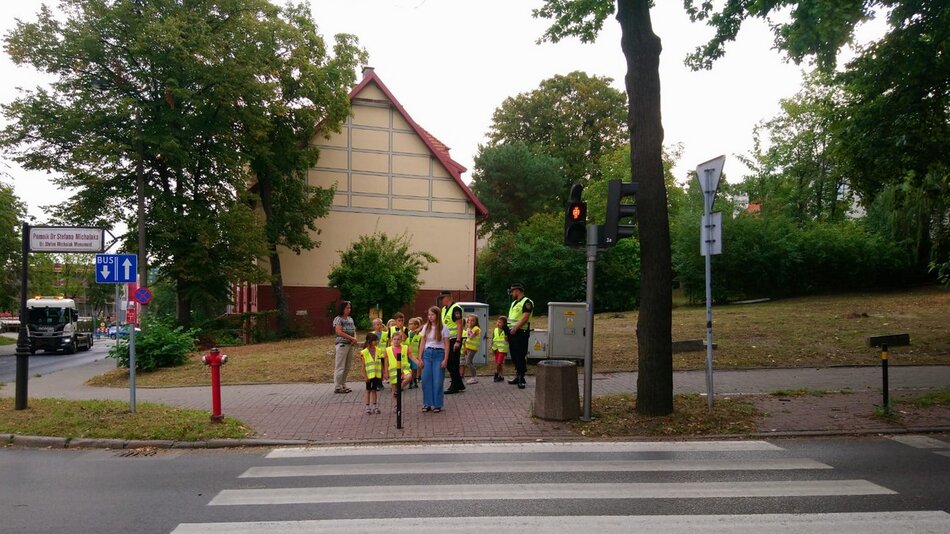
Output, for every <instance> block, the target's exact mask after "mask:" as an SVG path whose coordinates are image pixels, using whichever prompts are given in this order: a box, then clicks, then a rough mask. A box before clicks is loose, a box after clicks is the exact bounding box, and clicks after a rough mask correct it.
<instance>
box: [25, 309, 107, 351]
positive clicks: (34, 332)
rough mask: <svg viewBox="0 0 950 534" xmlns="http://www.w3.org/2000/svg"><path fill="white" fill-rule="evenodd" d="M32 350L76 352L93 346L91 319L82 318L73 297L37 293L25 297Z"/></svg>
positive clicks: (28, 333)
mask: <svg viewBox="0 0 950 534" xmlns="http://www.w3.org/2000/svg"><path fill="white" fill-rule="evenodd" d="M26 311H27V315H28V317H29V320H28V321H27V327H26V328H27V335H28V337H29V339H30V354H36V351H37V350H43V351H46V352H56V351H60V350H61V351H63V352H65V353H66V354H73V353H75V352H76V351H79V350H89V349H91V348H92V340H93V335H92V323H91V321H80V320H79V311H78V310H77V309H76V301H75V300H73V299H65V298H55V297H38V298H35V299H29V300H27V301H26Z"/></svg>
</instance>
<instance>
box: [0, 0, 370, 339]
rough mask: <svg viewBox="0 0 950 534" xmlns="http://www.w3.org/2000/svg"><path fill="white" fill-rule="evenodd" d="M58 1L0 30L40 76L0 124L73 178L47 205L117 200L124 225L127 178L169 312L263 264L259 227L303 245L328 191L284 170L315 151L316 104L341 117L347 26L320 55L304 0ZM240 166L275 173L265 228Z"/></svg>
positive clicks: (15, 147) (5, 141)
mask: <svg viewBox="0 0 950 534" xmlns="http://www.w3.org/2000/svg"><path fill="white" fill-rule="evenodd" d="M66 5H68V9H66V10H65V11H66V14H67V17H66V18H65V19H63V20H60V18H58V17H57V16H56V15H55V14H54V13H53V12H52V10H50V9H48V8H45V7H44V8H42V9H41V10H40V12H39V13H38V16H37V20H36V21H33V22H19V23H18V24H17V26H16V27H15V28H14V30H12V31H11V32H10V33H8V34H7V36H6V38H5V44H6V51H7V52H8V54H9V55H10V57H11V58H12V59H13V61H15V62H16V63H17V64H20V65H31V66H33V67H35V68H36V69H38V70H39V71H42V72H44V73H46V74H48V75H50V76H51V78H52V79H53V82H52V83H51V84H50V86H49V88H48V89H45V88H37V89H35V90H32V91H24V92H23V93H22V94H21V96H20V97H19V98H17V99H16V100H15V101H13V102H11V103H9V104H6V105H5V106H4V107H3V110H4V113H5V115H6V117H7V119H8V122H9V124H8V126H7V127H6V128H5V129H4V130H3V132H2V134H0V144H2V145H3V146H5V147H7V148H9V149H11V150H12V151H13V154H14V159H15V160H16V161H18V162H19V163H20V164H21V165H23V166H24V167H25V168H27V169H41V170H46V171H52V172H55V173H58V178H56V183H57V184H58V185H60V186H62V187H68V188H72V189H73V190H74V191H75V193H74V194H73V196H72V197H71V198H70V199H69V200H68V201H67V202H66V203H65V204H63V205H61V206H60V207H59V209H58V210H57V216H58V217H59V218H60V219H61V220H64V221H68V222H71V223H81V224H92V225H96V226H103V227H109V226H110V225H111V223H112V221H111V220H106V216H107V215H106V214H108V217H109V218H110V219H111V218H112V217H114V216H115V214H119V216H120V217H121V218H122V219H124V222H125V223H126V226H127V227H129V228H136V226H137V224H136V223H137V221H138V217H139V215H138V213H137V212H136V210H132V209H129V208H130V207H132V206H135V205H136V202H135V198H136V187H135V184H136V178H137V177H141V179H142V181H143V182H144V187H143V193H144V196H145V198H146V200H147V202H146V206H147V208H146V212H145V213H144V214H143V216H144V217H145V219H146V221H145V222H146V235H147V237H146V242H147V244H148V248H149V254H148V258H147V259H146V258H141V259H140V262H142V263H145V262H146V261H148V262H151V263H153V264H154V266H155V267H157V268H158V271H159V275H160V276H162V277H165V278H168V279H169V280H171V281H173V283H174V289H175V293H176V295H177V298H178V302H177V303H176V308H177V321H178V322H179V323H180V324H189V323H190V322H191V320H192V317H191V308H192V306H193V303H196V302H204V301H207V300H211V301H217V302H221V301H223V300H226V299H227V298H228V292H229V288H230V284H231V282H232V281H234V280H247V281H252V282H254V281H263V280H264V279H265V278H264V272H263V271H262V270H261V269H260V267H259V265H258V263H257V259H258V258H260V257H263V256H265V255H266V254H267V247H266V243H267V241H266V240H265V238H266V237H270V238H271V242H273V243H278V244H283V245H286V246H288V247H290V248H292V249H295V250H296V249H298V247H306V246H309V244H310V243H309V242H308V241H307V239H308V238H309V234H308V233H307V230H308V229H309V226H307V225H308V224H312V222H313V217H310V216H311V215H313V214H314V213H315V211H314V209H316V207H318V206H323V205H325V204H326V199H327V194H322V195H318V194H316V192H314V191H312V190H310V189H307V188H306V187H302V186H301V180H300V173H299V172H297V171H296V170H299V168H300V166H302V165H303V166H306V165H309V164H310V163H312V161H313V159H314V158H315V156H316V155H315V154H314V153H313V151H312V150H311V149H309V148H308V146H307V144H308V142H309V140H310V138H309V137H307V136H308V135H309V134H312V131H313V130H312V129H313V127H314V125H315V124H316V121H315V120H313V119H314V117H316V116H319V117H321V118H327V119H328V121H329V122H328V127H329V128H330V129H332V128H333V127H334V126H335V124H337V123H338V122H339V121H341V120H343V119H342V118H343V117H345V116H346V106H347V103H346V99H345V98H341V94H344V93H345V88H347V86H348V85H349V83H350V82H351V81H352V79H353V72H352V67H353V65H354V64H355V62H356V61H358V59H359V58H362V57H363V56H362V51H361V50H359V49H358V48H357V47H356V45H355V39H354V38H352V37H348V36H341V37H339V38H338V39H337V41H336V45H335V47H334V53H335V54H337V56H336V57H331V55H330V54H328V53H327V49H326V45H325V44H324V43H323V41H322V39H321V38H320V37H319V35H317V34H316V28H315V25H314V24H313V21H312V20H311V18H310V16H309V13H308V12H307V10H306V8H304V7H302V6H299V5H298V6H288V7H285V8H278V7H276V6H274V5H273V4H271V3H270V2H268V1H266V0H196V1H194V2H179V1H176V0H155V1H152V2H139V1H135V0H116V1H112V2H105V1H103V0H70V1H68V2H67V3H66ZM344 96H345V95H344ZM252 162H253V163H254V164H255V165H256V166H255V168H253V169H252V165H251V163H252ZM252 170H256V171H259V172H262V173H263V172H264V171H268V174H267V176H268V177H271V176H274V177H275V178H274V179H275V180H277V179H280V178H282V177H286V178H287V179H288V181H287V183H286V184H284V183H276V184H272V185H274V187H273V188H272V189H273V191H276V193H275V195H276V201H277V202H284V203H285V204H286V205H287V209H288V210H289V212H288V213H287V214H284V215H286V216H284V217H282V216H281V213H280V212H279V209H280V208H278V211H277V212H274V213H272V215H274V217H273V219H271V223H272V226H270V227H268V226H266V225H261V224H260V223H259V220H258V219H257V217H256V214H255V213H254V211H253V209H252V208H251V206H250V197H249V194H248V191H247V184H248V182H249V181H250V173H251V171H252ZM293 180H297V181H293ZM285 185H286V187H285ZM301 236H303V237H301ZM125 238H126V242H127V243H126V244H127V245H129V244H132V242H134V241H136V236H134V235H131V234H130V235H126V236H125ZM127 248H134V247H127Z"/></svg>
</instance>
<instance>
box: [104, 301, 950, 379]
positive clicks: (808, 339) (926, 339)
mask: <svg viewBox="0 0 950 534" xmlns="http://www.w3.org/2000/svg"><path fill="white" fill-rule="evenodd" d="M947 317H950V290H948V289H947V288H944V287H937V286H928V287H922V288H916V289H913V290H908V291H904V292H900V293H861V294H848V295H831V296H817V297H803V298H796V299H787V300H778V301H772V302H762V303H758V304H742V305H738V304H733V305H722V306H716V307H715V308H714V309H713V335H714V341H715V342H716V344H717V345H718V348H717V349H716V351H715V354H714V366H715V368H717V369H736V368H775V367H828V366H833V365H878V364H879V363H880V355H879V353H878V352H877V351H876V350H875V349H871V348H868V346H867V341H866V337H867V336H869V335H872V334H881V333H894V332H908V333H909V334H910V336H911V343H912V345H911V346H909V347H893V348H892V349H891V351H890V363H891V364H892V365H901V364H915V365H923V364H950V336H948V335H947V326H946V323H947ZM637 320H638V314H637V312H626V313H603V314H599V315H597V316H596V317H595V318H594V332H595V338H594V371H596V372H613V371H635V370H636V368H637V336H636V333H635V328H636V324H637ZM705 325H706V309H705V307H704V306H678V307H676V308H674V309H673V339H674V340H686V339H702V338H704V337H705V335H706V326H705ZM533 326H534V327H535V328H539V329H544V328H547V318H546V317H538V318H536V319H535V320H534V321H533ZM333 342H334V337H333V336H322V337H315V338H309V339H298V340H291V341H282V342H275V343H262V344H259V345H248V346H242V347H228V348H227V349H225V352H226V353H227V354H228V356H229V358H230V359H229V361H228V364H227V365H225V366H224V367H223V368H222V371H221V379H222V382H223V383H224V384H259V383H293V382H321V383H325V382H332V379H333V351H334V346H333ZM705 361H706V353H705V352H692V353H681V354H674V355H673V368H674V369H677V370H685V369H703V368H704V367H705ZM359 365H360V364H359V356H358V354H356V351H354V360H353V366H352V370H351V372H350V375H349V379H350V380H351V381H359V380H360V376H361V373H360V369H359ZM529 370H532V371H529V372H533V367H529ZM578 371H579V372H580V368H578ZM493 372H494V366H493V365H483V366H482V367H481V369H480V370H479V373H480V374H483V375H488V376H491V374H492V373H493ZM505 372H506V375H507V376H508V378H510V377H511V376H512V375H513V373H514V370H513V367H512V366H511V365H510V364H509V365H506V367H505ZM210 382H211V378H210V371H209V369H208V368H207V367H205V366H204V365H202V364H201V354H195V355H193V356H192V357H191V359H190V360H189V361H188V363H186V364H185V365H182V366H179V367H174V368H167V369H159V370H157V371H154V372H150V373H138V374H137V375H136V385H138V386H142V387H169V386H192V385H207V384H209V383H210ZM89 384H90V385H97V386H115V387H126V386H127V385H128V370H125V369H116V370H115V371H111V372H109V373H107V374H105V375H103V376H100V377H96V378H94V379H92V380H91V381H90V382H89Z"/></svg>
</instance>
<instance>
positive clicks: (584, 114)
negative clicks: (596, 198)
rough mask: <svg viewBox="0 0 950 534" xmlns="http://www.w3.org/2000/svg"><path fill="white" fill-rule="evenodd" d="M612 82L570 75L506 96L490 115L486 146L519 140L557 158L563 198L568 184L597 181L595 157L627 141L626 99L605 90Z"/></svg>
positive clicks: (617, 93) (545, 81) (594, 77)
mask: <svg viewBox="0 0 950 534" xmlns="http://www.w3.org/2000/svg"><path fill="white" fill-rule="evenodd" d="M611 81H613V80H611V79H610V78H607V77H601V76H590V75H588V74H586V73H583V72H571V73H570V74H567V75H564V76H562V75H558V76H554V77H553V78H549V79H547V80H544V81H542V82H541V84H540V85H539V86H538V88H537V89H535V90H534V91H530V92H527V93H521V94H519V95H517V96H513V97H509V98H506V99H505V101H504V102H502V104H501V106H499V107H498V109H496V110H495V113H494V115H492V125H491V129H490V131H489V133H488V138H489V146H496V145H501V144H510V143H514V142H517V141H520V142H523V143H525V144H527V145H528V146H529V147H530V148H531V149H532V150H533V151H535V152H540V153H544V154H547V155H549V156H551V157H554V158H558V159H560V160H561V163H562V165H563V166H564V167H563V168H564V171H563V173H562V176H563V177H564V180H565V181H564V183H563V184H562V185H561V191H563V193H562V194H566V192H567V191H568V190H569V189H570V185H571V184H572V183H587V182H588V181H589V180H596V179H598V177H599V176H600V167H599V165H600V158H601V157H602V156H603V155H604V154H606V153H608V152H610V151H612V150H614V149H615V148H617V147H619V146H621V145H623V144H624V143H625V142H626V138H627V124H626V116H627V108H626V105H625V104H626V101H625V99H624V94H623V93H622V92H620V91H618V90H616V89H614V88H612V87H610V82H611ZM558 200H559V201H564V200H566V198H563V197H559V198H558Z"/></svg>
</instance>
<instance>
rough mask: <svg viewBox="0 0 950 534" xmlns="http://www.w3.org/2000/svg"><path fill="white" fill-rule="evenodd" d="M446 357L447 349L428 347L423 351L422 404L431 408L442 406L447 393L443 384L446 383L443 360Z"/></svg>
mask: <svg viewBox="0 0 950 534" xmlns="http://www.w3.org/2000/svg"><path fill="white" fill-rule="evenodd" d="M444 358H445V349H433V348H431V347H430V348H427V349H426V350H425V351H423V352H422V363H423V367H422V405H423V406H428V407H430V408H442V404H443V402H444V400H443V399H445V394H444V393H443V392H442V385H443V384H444V383H445V369H443V368H442V360H443V359H444Z"/></svg>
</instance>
